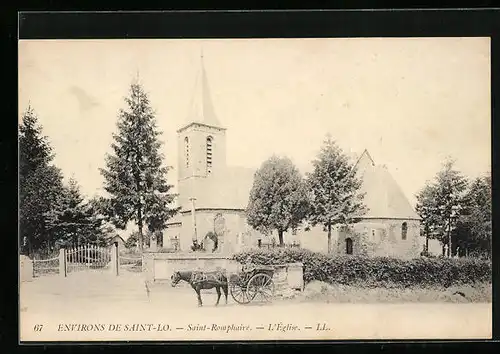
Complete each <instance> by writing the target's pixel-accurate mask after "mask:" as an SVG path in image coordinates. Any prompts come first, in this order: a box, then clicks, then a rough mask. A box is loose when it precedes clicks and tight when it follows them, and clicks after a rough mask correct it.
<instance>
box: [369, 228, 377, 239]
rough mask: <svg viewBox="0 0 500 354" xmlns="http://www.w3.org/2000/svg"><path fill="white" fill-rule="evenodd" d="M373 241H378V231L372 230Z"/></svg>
mask: <svg viewBox="0 0 500 354" xmlns="http://www.w3.org/2000/svg"><path fill="white" fill-rule="evenodd" d="M370 238H371V240H372V241H376V240H377V231H376V230H375V229H372V234H371V237H370Z"/></svg>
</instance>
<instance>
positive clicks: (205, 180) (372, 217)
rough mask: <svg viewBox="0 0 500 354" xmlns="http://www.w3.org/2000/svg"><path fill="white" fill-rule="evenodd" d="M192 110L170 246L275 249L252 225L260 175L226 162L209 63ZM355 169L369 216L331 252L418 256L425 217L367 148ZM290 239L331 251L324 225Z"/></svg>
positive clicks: (182, 132) (337, 238) (181, 140)
mask: <svg viewBox="0 0 500 354" xmlns="http://www.w3.org/2000/svg"><path fill="white" fill-rule="evenodd" d="M189 112H190V113H189V119H188V121H187V123H186V124H185V125H184V126H182V127H180V129H178V130H177V142H178V158H177V160H178V166H177V168H178V200H177V202H178V206H179V207H180V211H179V213H178V214H177V215H176V216H175V217H174V218H173V219H171V220H169V222H168V224H167V228H166V230H165V231H164V234H163V244H164V246H165V247H169V248H173V249H175V250H177V251H181V252H190V251H191V247H192V246H193V242H196V243H197V244H200V243H201V242H203V245H204V249H205V252H210V253H212V252H216V253H222V254H226V255H230V254H233V253H235V252H239V251H242V250H245V249H250V248H257V247H266V246H267V245H270V244H272V240H273V235H270V236H266V235H261V234H260V233H259V232H257V231H255V230H253V228H252V227H250V226H249V225H248V224H247V223H246V216H245V209H246V207H247V205H248V198H249V195H250V190H251V188H252V185H253V176H254V172H255V170H252V169H247V168H242V167H232V166H228V165H227V163H226V148H227V147H226V132H227V130H226V128H225V127H224V126H223V125H222V124H221V122H220V121H219V119H218V117H217V115H216V113H215V109H214V106H213V103H212V99H211V95H210V87H209V84H208V79H207V74H206V72H205V68H204V65H203V60H202V62H201V67H200V71H199V72H198V75H197V78H196V85H195V92H194V95H193V98H192V102H191V107H190V111H189ZM356 166H357V169H358V173H359V174H360V177H361V179H362V181H363V184H362V191H363V192H364V193H365V198H364V203H365V205H366V207H367V209H368V212H367V213H366V214H365V215H364V216H363V220H362V221H361V222H359V223H357V224H356V225H354V226H353V227H351V228H349V229H348V230H346V229H343V228H335V230H334V231H333V232H332V245H333V249H332V252H333V253H334V254H338V255H341V254H365V255H381V256H397V257H405V258H407V257H410V258H411V257H417V256H418V255H419V254H420V252H421V251H422V244H423V243H422V238H421V237H420V219H419V217H418V215H417V214H416V213H415V211H414V210H413V208H412V207H411V205H410V203H409V202H408V199H407V198H406V197H405V195H404V194H403V192H402V191H401V189H400V188H399V186H398V185H397V183H396V181H395V180H394V179H393V178H392V177H391V175H390V173H389V171H388V170H387V169H386V168H385V167H383V166H378V165H376V164H375V163H374V161H373V159H372V158H371V156H370V155H369V153H368V151H366V150H365V151H364V152H363V154H362V155H361V156H360V157H359V159H358V160H357V162H356ZM209 232H213V233H215V234H216V235H217V243H216V244H215V243H214V241H213V240H212V239H211V238H209V237H207V234H208V233H209ZM274 237H276V235H274ZM284 240H285V243H289V244H290V243H293V244H296V245H300V246H301V247H303V248H307V249H310V250H313V251H319V252H326V251H327V234H326V232H325V231H323V228H322V227H321V226H316V227H312V228H308V227H305V226H304V227H302V228H299V229H297V230H293V231H291V230H290V231H289V232H288V233H285V235H284Z"/></svg>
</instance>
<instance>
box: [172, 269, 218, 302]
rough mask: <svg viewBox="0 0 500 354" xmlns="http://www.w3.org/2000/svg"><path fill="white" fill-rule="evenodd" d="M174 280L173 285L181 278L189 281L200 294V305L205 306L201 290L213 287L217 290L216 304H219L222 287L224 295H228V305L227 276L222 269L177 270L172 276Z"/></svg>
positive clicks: (197, 293)
mask: <svg viewBox="0 0 500 354" xmlns="http://www.w3.org/2000/svg"><path fill="white" fill-rule="evenodd" d="M170 279H171V280H172V287H175V286H176V285H177V284H178V283H179V282H180V281H181V280H183V281H185V282H186V283H189V285H191V287H192V288H193V289H194V291H195V292H196V295H198V306H199V307H201V306H203V302H202V301H201V294H200V291H201V290H207V289H213V288H215V290H216V291H217V302H216V303H215V306H218V305H219V300H220V296H221V292H220V289H221V288H222V291H224V296H225V297H226V305H227V293H228V285H227V277H226V275H225V274H224V273H223V272H222V271H212V272H202V271H189V270H186V271H176V272H174V274H172V276H171V277H170Z"/></svg>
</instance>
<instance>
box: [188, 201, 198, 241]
mask: <svg viewBox="0 0 500 354" xmlns="http://www.w3.org/2000/svg"><path fill="white" fill-rule="evenodd" d="M189 200H190V201H191V217H192V219H193V241H195V240H196V242H198V233H197V231H196V207H195V201H196V198H195V197H191V198H189Z"/></svg>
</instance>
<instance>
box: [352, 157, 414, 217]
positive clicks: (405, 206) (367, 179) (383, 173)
mask: <svg viewBox="0 0 500 354" xmlns="http://www.w3.org/2000/svg"><path fill="white" fill-rule="evenodd" d="M356 166H357V168H358V173H359V175H360V177H361V178H362V181H363V184H362V187H361V190H362V191H363V192H364V193H366V194H365V198H364V203H365V205H366V207H367V208H368V209H369V210H368V212H367V213H366V214H365V215H364V218H390V219H409V220H420V217H419V216H418V215H417V213H416V212H415V210H414V209H413V207H412V206H411V204H410V202H409V201H408V198H406V196H405V195H404V193H403V191H402V190H401V188H400V187H399V185H398V184H397V182H396V181H395V180H394V178H393V177H392V176H391V174H390V173H389V171H388V170H387V168H386V167H384V166H378V165H375V163H374V162H373V159H372V158H371V156H370V154H369V153H368V151H366V150H365V151H364V152H363V154H362V155H361V157H360V158H359V160H358V162H357V164H356Z"/></svg>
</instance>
